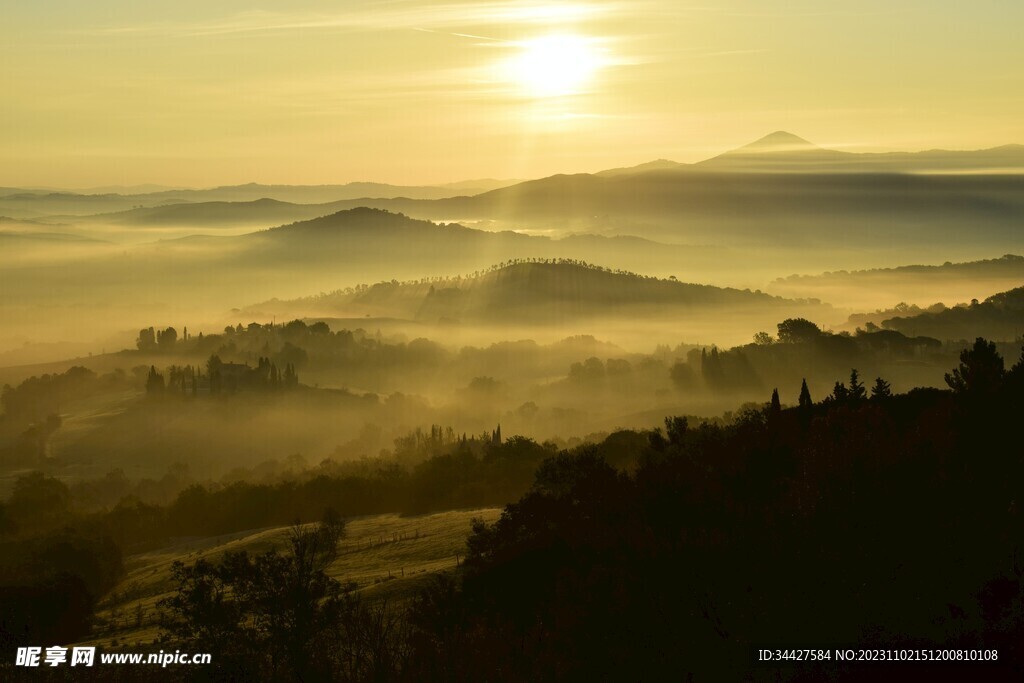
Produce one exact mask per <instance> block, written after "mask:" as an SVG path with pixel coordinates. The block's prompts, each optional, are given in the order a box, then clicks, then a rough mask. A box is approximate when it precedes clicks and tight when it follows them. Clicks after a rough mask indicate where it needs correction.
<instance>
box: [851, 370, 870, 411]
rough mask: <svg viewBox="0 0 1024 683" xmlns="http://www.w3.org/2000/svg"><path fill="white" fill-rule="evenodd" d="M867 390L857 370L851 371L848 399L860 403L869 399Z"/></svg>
mask: <svg viewBox="0 0 1024 683" xmlns="http://www.w3.org/2000/svg"><path fill="white" fill-rule="evenodd" d="M867 395H868V393H867V390H866V389H865V388H864V383H863V382H861V381H860V374H859V373H858V372H857V368H853V369H852V370H850V391H849V393H848V394H847V398H848V399H849V400H850V401H852V402H854V403H859V402H860V401H863V400H864V399H865V398H867Z"/></svg>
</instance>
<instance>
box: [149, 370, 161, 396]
mask: <svg viewBox="0 0 1024 683" xmlns="http://www.w3.org/2000/svg"><path fill="white" fill-rule="evenodd" d="M146 393H147V394H149V395H150V396H156V395H159V394H162V393H164V376H163V375H161V374H160V373H159V372H157V371H156V366H155V365H150V366H149V374H148V375H147V376H146Z"/></svg>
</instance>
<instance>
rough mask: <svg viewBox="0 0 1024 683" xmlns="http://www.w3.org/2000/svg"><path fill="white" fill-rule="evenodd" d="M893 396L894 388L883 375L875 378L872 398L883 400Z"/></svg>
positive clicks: (873, 399)
mask: <svg viewBox="0 0 1024 683" xmlns="http://www.w3.org/2000/svg"><path fill="white" fill-rule="evenodd" d="M891 396H892V388H891V387H890V386H889V383H888V382H886V381H885V380H884V379H882V378H881V377H876V378H875V386H873V387H871V400H872V401H881V400H883V399H886V398H889V397H891Z"/></svg>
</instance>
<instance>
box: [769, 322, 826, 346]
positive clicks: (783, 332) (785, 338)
mask: <svg viewBox="0 0 1024 683" xmlns="http://www.w3.org/2000/svg"><path fill="white" fill-rule="evenodd" d="M820 336H821V328H820V327H818V326H817V325H815V324H814V323H812V322H811V321H810V320H806V319H804V318H787V319H786V320H783V321H782V322H781V323H779V341H780V342H787V343H793V342H806V341H812V340H814V339H817V338H818V337H820Z"/></svg>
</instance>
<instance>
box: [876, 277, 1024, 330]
mask: <svg viewBox="0 0 1024 683" xmlns="http://www.w3.org/2000/svg"><path fill="white" fill-rule="evenodd" d="M882 327H883V328H886V329H890V330H896V331H898V332H903V333H906V334H912V335H927V336H929V337H935V338H937V339H943V340H946V339H970V338H971V337H972V336H976V335H979V334H980V335H982V336H984V337H986V338H988V339H995V340H999V341H1013V340H1016V339H1020V338H1022V337H1024V287H1017V288H1016V289H1011V290H1008V291H1005V292H999V293H998V294H993V295H992V296H990V297H988V298H986V299H985V300H984V301H978V300H977V299H974V300H973V301H971V303H970V304H961V305H957V306H953V307H951V308H944V309H942V310H928V311H921V312H918V313H917V314H916V315H898V316H893V317H892V318H888V319H886V320H883V321H882Z"/></svg>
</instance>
